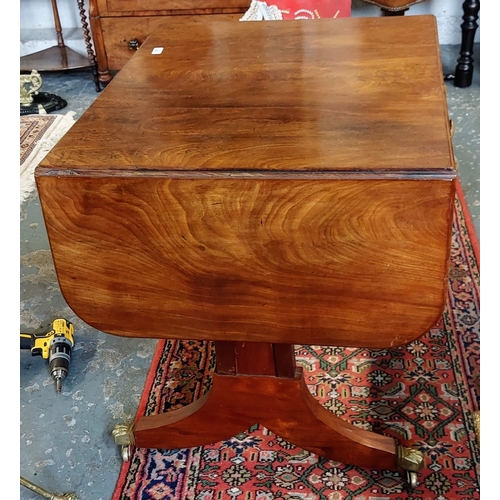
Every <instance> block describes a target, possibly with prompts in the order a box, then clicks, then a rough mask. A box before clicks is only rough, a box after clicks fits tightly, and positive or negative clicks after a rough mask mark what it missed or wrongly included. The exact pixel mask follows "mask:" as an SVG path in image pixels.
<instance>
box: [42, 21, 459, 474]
mask: <svg viewBox="0 0 500 500" xmlns="http://www.w3.org/2000/svg"><path fill="white" fill-rule="evenodd" d="M388 41H390V42H388ZM161 49H163V50H161ZM35 175H36V180H37V185H38V190H39V194H40V199H41V203H42V209H43V213H44V218H45V223H46V227H47V231H48V235H49V239H50V243H51V248H52V253H53V257H54V263H55V267H56V271H57V275H58V279H59V283H60V286H61V290H62V292H63V294H64V297H65V298H66V300H67V302H68V304H69V305H70V307H71V308H72V309H73V310H74V311H75V313H76V314H77V315H78V316H79V317H80V318H82V319H83V320H84V321H86V322H87V323H89V324H90V325H92V326H94V327H95V328H97V329H99V330H101V331H103V332H107V333H110V334H115V335H122V336H130V337H153V338H177V339H200V340H211V341H214V342H215V348H216V370H215V373H214V375H213V384H212V388H211V390H210V391H209V392H208V393H207V394H206V395H205V396H203V397H202V398H200V399H199V400H197V401H195V402H194V403H192V404H191V405H188V406H186V407H184V408H181V409H179V410H174V411H171V412H167V413H163V414H159V415H154V416H147V417H142V418H140V419H139V420H138V422H137V423H136V424H135V425H132V426H130V427H124V426H118V428H117V429H115V432H114V435H115V440H116V442H117V443H118V444H121V445H123V447H124V458H125V459H126V458H127V457H126V455H127V453H128V447H129V446H130V445H135V446H139V447H150V448H167V449H168V448H180V447H192V446H199V445H203V444H208V443H214V442H218V441H220V440H224V439H228V438H230V437H231V436H233V435H235V434H237V433H239V432H242V431H245V430H246V429H248V428H249V427H250V426H251V425H252V424H255V423H260V424H262V425H264V426H265V427H267V428H268V429H270V430H271V431H273V432H275V433H276V434H278V435H280V436H281V437H282V438H284V439H287V440H289V441H290V442H292V443H294V444H296V445H298V446H301V447H303V448H305V449H307V450H310V451H312V452H315V453H317V454H319V455H322V456H324V457H327V458H331V459H334V460H338V461H342V462H344V463H349V464H353V465H358V466H363V467H370V468H377V469H393V470H394V469H398V468H403V469H405V470H407V471H409V473H410V477H411V481H414V480H415V478H416V472H417V471H418V470H419V469H420V468H421V467H422V466H423V457H422V455H421V454H420V453H419V452H417V451H415V450H412V449H411V443H405V444H407V445H409V446H408V447H406V446H400V445H399V444H398V443H396V441H395V440H394V439H393V438H390V437H387V436H383V435H378V434H376V433H373V432H368V431H366V430H362V429H359V428H357V427H355V426H353V425H351V424H350V423H348V422H346V421H344V420H342V419H340V418H338V417H336V416H335V415H333V414H332V413H331V412H329V411H328V410H327V409H325V408H324V407H322V406H321V404H320V403H319V402H318V401H317V400H316V399H314V397H313V396H312V395H311V394H310V393H309V392H308V390H307V387H306V385H305V382H304V379H303V378H302V372H301V369H300V368H298V367H296V366H295V361H294V355H293V352H294V351H293V346H294V344H314V345H335V346H350V347H366V348H388V347H391V346H396V345H402V344H406V343H408V342H410V341H412V340H414V339H416V338H418V337H420V336H421V335H423V334H424V333H426V332H427V331H428V330H429V329H430V328H431V327H432V326H433V325H434V324H435V323H436V321H437V320H438V318H439V317H440V315H441V313H442V310H443V307H444V303H445V289H446V281H447V272H448V258H449V251H450V238H451V224H452V207H453V200H454V194H455V182H456V169H455V165H454V156H453V151H452V145H451V138H450V127H449V118H448V111H447V106H446V97H445V89H444V83H443V79H442V70H441V61H440V56H439V48H438V44H437V30H436V22H435V18H434V17H432V16H408V17H381V18H348V19H324V20H315V21H282V22H236V21H218V20H214V21H211V22H207V23H203V24H201V23H195V22H189V21H185V20H184V21H180V20H176V19H175V18H170V19H168V20H167V21H166V23H165V24H164V25H163V26H162V27H161V28H160V29H158V30H157V31H156V32H155V33H153V34H152V35H151V36H150V37H149V38H148V40H147V41H146V42H145V43H144V44H143V45H142V46H141V48H140V49H139V50H138V51H137V53H136V54H135V55H134V56H133V57H132V58H131V60H130V61H129V62H128V63H127V64H126V65H125V67H124V68H123V69H122V70H121V71H120V72H119V73H118V75H117V76H116V77H115V78H114V79H113V80H112V82H111V83H110V84H109V85H108V86H107V87H106V88H105V90H104V91H103V92H102V94H101V95H100V96H99V97H98V98H97V99H96V101H95V102H94V104H93V105H92V106H91V107H90V108H89V109H88V110H87V111H86V112H85V113H84V114H83V116H82V117H81V118H80V119H79V120H78V122H77V123H76V124H75V125H74V126H73V127H72V128H71V130H70V131H69V132H68V133H67V134H66V135H65V136H64V137H63V138H62V139H61V140H60V142H59V143H58V144H57V145H56V146H55V147H54V149H53V150H52V151H51V152H50V154H49V155H48V156H47V157H46V158H45V159H44V160H43V161H42V162H41V164H40V165H39V166H38V168H37V169H36V174H35Z"/></svg>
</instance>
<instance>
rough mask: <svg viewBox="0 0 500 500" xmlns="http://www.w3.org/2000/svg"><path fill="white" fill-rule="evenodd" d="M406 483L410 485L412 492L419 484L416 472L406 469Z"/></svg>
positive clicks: (409, 489)
mask: <svg viewBox="0 0 500 500" xmlns="http://www.w3.org/2000/svg"><path fill="white" fill-rule="evenodd" d="M406 483H407V487H408V491H409V492H410V493H411V492H412V491H414V490H415V488H416V487H417V486H418V476H417V473H416V472H413V471H409V470H407V471H406Z"/></svg>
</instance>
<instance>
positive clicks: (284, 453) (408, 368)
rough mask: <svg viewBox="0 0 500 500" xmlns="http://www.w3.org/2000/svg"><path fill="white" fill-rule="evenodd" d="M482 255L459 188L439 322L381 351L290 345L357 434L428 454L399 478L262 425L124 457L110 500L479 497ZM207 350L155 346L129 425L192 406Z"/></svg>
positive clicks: (311, 381) (313, 384)
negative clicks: (411, 480) (410, 480)
mask: <svg viewBox="0 0 500 500" xmlns="http://www.w3.org/2000/svg"><path fill="white" fill-rule="evenodd" d="M478 259H479V253H478V244H477V240H476V237H475V234H474V229H473V226H472V224H471V220H470V216H469V214H468V211H467V208H466V206H465V202H464V198H463V193H462V191H461V189H460V187H459V192H458V196H457V198H456V203H455V220H454V228H453V241H452V252H451V263H450V274H449V290H448V300H447V305H446V308H445V311H444V313H443V315H442V317H441V319H440V321H439V323H438V324H436V325H435V326H434V328H432V329H431V330H430V331H429V332H428V333H427V334H426V335H424V336H423V337H422V338H420V339H419V340H417V341H415V342H412V343H411V344H409V345H407V346H405V347H400V348H394V349H387V350H367V349H346V348H337V347H318V346H296V358H297V363H298V364H299V365H300V366H302V367H303V368H304V373H305V376H306V381H307V384H308V386H309V389H310V390H311V392H312V394H314V395H315V397H316V398H317V399H318V400H319V401H321V403H323V405H324V406H325V407H326V408H328V409H329V410H331V411H332V412H334V413H335V414H336V415H337V416H339V417H341V418H344V419H346V420H348V421H350V422H352V423H354V424H355V425H359V426H360V427H363V428H366V429H371V430H373V431H376V432H378V433H380V434H385V435H388V436H392V437H394V438H397V439H398V440H400V441H401V442H409V443H411V446H415V447H419V448H420V450H421V451H422V452H423V453H424V455H425V457H426V462H427V463H426V468H425V469H424V470H423V471H422V472H421V473H419V485H418V486H417V488H416V489H415V490H414V491H413V492H412V493H408V492H407V490H406V482H405V478H404V477H403V475H402V474H399V473H394V472H389V471H379V470H370V469H363V468H359V467H353V466H349V465H345V464H342V463H338V462H333V461H331V460H324V459H322V458H319V457H318V456H317V455H314V454H312V453H309V452H306V451H304V450H302V449H300V448H297V447H295V446H294V445H292V444H290V443H288V442H286V441H284V440H282V439H281V438H280V437H279V436H276V435H273V434H272V433H271V432H269V431H268V430H267V429H265V428H263V427H262V426H260V425H257V424H256V425H255V426H253V427H252V428H251V429H249V430H248V432H246V433H244V434H240V435H238V436H234V438H233V439H230V440H228V441H224V442H220V443H216V444H214V445H210V446H203V447H199V448H192V449H180V450H170V451H166V450H153V449H151V450H150V449H137V448H132V451H131V457H130V461H129V462H127V463H124V464H123V467H122V470H121V473H120V477H119V480H118V483H117V486H116V489H115V492H114V495H113V499H112V500H146V499H155V500H159V499H164V500H174V499H175V500H178V499H179V500H180V499H193V500H223V499H228V500H277V499H289V500H323V499H324V500H374V499H380V500H382V499H384V500H403V499H410V498H411V499H413V500H431V499H432V500H459V499H460V500H469V499H471V500H472V499H478V498H479V442H478V435H477V434H476V430H475V427H474V413H475V412H478V411H479V261H478ZM213 361H214V359H213V356H212V349H211V345H210V344H209V343H203V342H195V341H169V340H167V341H160V342H159V344H158V349H157V352H156V355H155V358H154V360H153V364H152V368H151V372H150V374H149V377H148V380H147V383H146V387H145V391H144V394H143V398H142V401H141V404H140V407H139V410H138V414H137V417H139V416H142V415H151V414H155V413H159V412H165V411H167V410H169V409H174V408H178V407H179V406H182V405H185V404H188V403H190V402H191V401H192V400H193V399H194V398H198V397H199V396H200V395H201V394H202V393H203V392H204V391H206V390H207V388H208V387H209V385H210V373H211V370H212V369H213V367H214V363H213Z"/></svg>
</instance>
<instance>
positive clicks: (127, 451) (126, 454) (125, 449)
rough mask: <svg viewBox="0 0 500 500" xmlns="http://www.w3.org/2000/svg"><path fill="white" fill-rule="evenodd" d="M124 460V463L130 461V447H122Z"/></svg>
mask: <svg viewBox="0 0 500 500" xmlns="http://www.w3.org/2000/svg"><path fill="white" fill-rule="evenodd" d="M122 460H123V461H124V462H128V461H129V460H130V445H126V446H122Z"/></svg>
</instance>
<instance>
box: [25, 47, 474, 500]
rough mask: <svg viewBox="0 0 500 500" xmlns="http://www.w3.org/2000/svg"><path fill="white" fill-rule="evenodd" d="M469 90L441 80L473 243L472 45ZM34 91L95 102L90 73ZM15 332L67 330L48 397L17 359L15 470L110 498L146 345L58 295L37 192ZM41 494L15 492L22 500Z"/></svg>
mask: <svg viewBox="0 0 500 500" xmlns="http://www.w3.org/2000/svg"><path fill="white" fill-rule="evenodd" d="M458 53H459V47H457V46H443V47H442V60H443V73H444V74H451V73H453V72H454V70H455V65H456V59H457V57H458ZM474 58H475V68H474V78H473V84H472V86H471V87H469V88H466V89H459V88H456V87H454V85H453V82H452V81H447V82H446V86H447V91H448V103H449V110H450V116H451V118H452V119H453V120H454V121H455V124H456V133H455V136H454V138H453V143H454V148H455V154H456V156H457V159H458V162H459V165H460V167H459V176H460V179H461V183H462V186H463V189H464V192H465V195H466V199H467V204H468V207H469V210H470V212H471V215H472V218H473V221H474V224H475V227H476V231H477V236H478V237H479V219H480V217H479V215H480V214H479V208H480V206H479V201H480V197H479V191H480V190H479V111H480V110H479V80H480V54H479V45H477V46H476V47H475V54H474ZM42 77H43V82H44V83H43V86H42V89H41V90H42V91H44V92H49V93H55V94H57V95H59V96H61V97H63V98H64V99H65V100H66V101H67V102H68V105H67V107H66V108H65V109H63V110H60V111H59V112H58V113H59V114H64V113H66V112H68V111H74V112H75V119H78V118H79V117H80V116H81V115H82V113H83V112H84V111H85V110H86V109H87V108H88V106H90V105H91V104H92V102H93V101H94V100H95V99H96V98H97V97H98V95H99V94H98V93H97V92H96V90H95V86H94V83H93V79H92V74H91V72H90V71H89V70H81V71H73V72H55V73H46V74H42ZM20 236H21V245H20V254H21V278H20V279H21V331H32V330H34V329H37V328H39V327H40V326H41V325H47V324H49V323H50V322H51V321H52V320H53V319H55V318H57V317H65V318H67V319H69V320H70V321H72V322H73V323H74V325H75V348H74V351H73V357H72V362H71V367H70V373H69V376H68V377H67V378H66V380H65V381H64V382H63V390H62V393H61V394H59V395H56V392H55V388H54V384H53V381H52V379H51V378H50V376H49V373H48V364H47V361H46V360H43V359H42V358H40V357H32V356H31V355H30V354H29V352H28V351H21V353H20V407H21V428H20V473H21V476H23V477H25V478H26V479H28V480H30V481H32V482H34V483H36V484H38V485H39V486H41V487H43V488H45V489H47V490H49V491H53V492H56V493H67V492H76V494H77V495H78V498H79V499H80V500H109V499H110V498H111V495H112V493H113V490H114V487H115V484H116V480H117V478H118V474H119V471H120V467H121V465H122V461H121V457H120V453H119V450H118V448H117V447H116V446H115V444H114V441H113V439H112V437H111V431H112V429H113V428H114V426H115V424H117V423H124V422H129V421H131V420H132V419H133V417H134V415H135V412H136V410H137V406H138V403H139V398H140V395H141V393H142V390H143V385H144V381H145V378H146V375H147V370H148V367H149V364H150V361H151V358H152V355H153V352H154V349H155V346H156V341H155V340H139V339H129V338H127V339H124V338H120V337H114V336H111V335H107V334H104V333H102V332H100V331H97V330H95V329H93V328H92V327H90V326H88V325H86V324H85V323H83V322H82V321H81V320H80V319H79V318H78V317H77V316H76V315H75V314H74V313H73V312H72V311H71V309H70V308H69V307H68V305H67V304H66V302H65V300H64V298H63V297H62V295H61V292H60V290H59V287H58V284H57V279H56V275H55V272H54V268H53V264H52V259H51V254H50V250H49V244H48V240H47V235H46V232H45V227H44V224H43V219H42V215H41V210H40V203H39V200H38V197H37V195H36V193H35V194H34V195H33V196H32V197H31V198H30V199H28V200H27V201H26V202H25V203H23V205H22V206H21V222H20ZM38 498H41V497H40V496H39V495H37V494H36V493H33V492H31V491H29V490H27V489H26V488H24V487H22V486H21V487H20V499H21V500H35V499H38Z"/></svg>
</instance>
